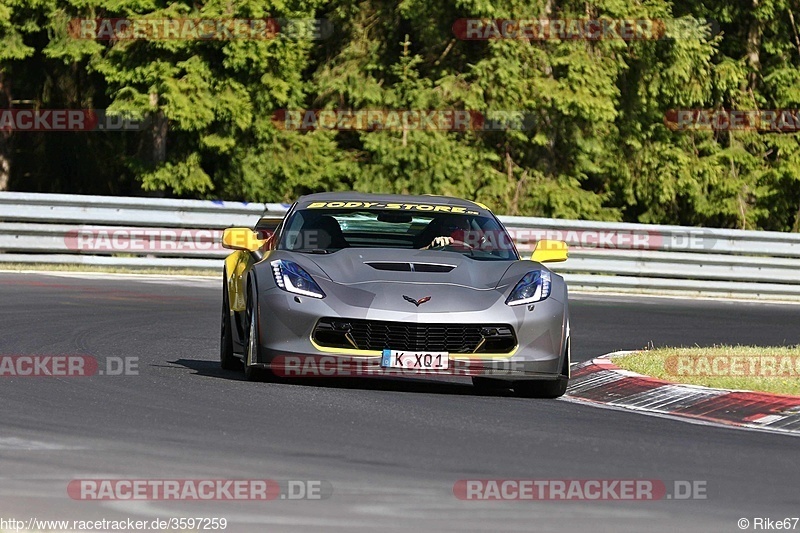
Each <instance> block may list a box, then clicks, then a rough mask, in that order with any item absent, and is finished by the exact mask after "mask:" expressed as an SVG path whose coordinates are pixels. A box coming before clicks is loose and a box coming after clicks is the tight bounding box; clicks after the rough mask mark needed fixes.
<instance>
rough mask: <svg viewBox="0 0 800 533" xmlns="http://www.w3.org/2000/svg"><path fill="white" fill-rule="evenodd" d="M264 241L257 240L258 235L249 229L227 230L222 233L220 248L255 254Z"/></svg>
mask: <svg viewBox="0 0 800 533" xmlns="http://www.w3.org/2000/svg"><path fill="white" fill-rule="evenodd" d="M265 242H266V241H265V240H263V239H259V238H258V234H257V233H256V232H255V231H253V230H251V229H250V228H227V229H226V230H225V231H223V232H222V247H223V248H229V249H231V250H247V251H249V252H255V251H256V250H258V249H259V248H261V247H262V246H263V245H264V243H265Z"/></svg>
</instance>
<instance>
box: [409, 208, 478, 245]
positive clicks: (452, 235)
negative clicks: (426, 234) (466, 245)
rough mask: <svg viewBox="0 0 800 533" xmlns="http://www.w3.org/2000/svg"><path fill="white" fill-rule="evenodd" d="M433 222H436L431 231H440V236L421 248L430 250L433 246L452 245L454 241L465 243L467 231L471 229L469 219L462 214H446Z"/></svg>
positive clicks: (435, 232)
mask: <svg viewBox="0 0 800 533" xmlns="http://www.w3.org/2000/svg"><path fill="white" fill-rule="evenodd" d="M431 224H435V226H434V227H433V228H431V229H432V231H431V233H434V234H437V233H438V234H439V236H438V237H435V238H434V239H433V240H432V241H431V243H430V244H428V245H427V246H423V247H422V248H420V250H430V249H431V248H441V247H444V246H450V245H452V244H453V243H463V242H464V240H465V235H466V232H468V231H469V230H470V225H469V220H468V219H467V217H465V216H461V215H444V216H442V217H441V218H439V219H438V220H434V221H433V222H432V223H431ZM426 230H428V228H426Z"/></svg>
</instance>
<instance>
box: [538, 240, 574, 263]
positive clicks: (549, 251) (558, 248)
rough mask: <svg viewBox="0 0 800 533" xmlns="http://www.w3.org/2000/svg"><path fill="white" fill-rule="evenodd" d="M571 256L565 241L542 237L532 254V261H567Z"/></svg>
mask: <svg viewBox="0 0 800 533" xmlns="http://www.w3.org/2000/svg"><path fill="white" fill-rule="evenodd" d="M568 257H569V248H568V247H567V243H565V242H564V241H551V240H548V239H542V240H541V241H539V242H537V243H536V247H535V248H534V249H533V254H532V255H531V261H536V262H537V263H558V262H559V261H566V260H567V258H568Z"/></svg>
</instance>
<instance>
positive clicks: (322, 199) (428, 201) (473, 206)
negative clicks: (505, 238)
mask: <svg viewBox="0 0 800 533" xmlns="http://www.w3.org/2000/svg"><path fill="white" fill-rule="evenodd" d="M356 202H358V203H373V204H376V205H375V207H377V208H383V207H385V206H386V204H390V203H391V204H410V205H414V206H419V205H422V206H429V205H431V206H452V207H464V208H466V209H467V210H469V212H470V213H468V214H478V215H483V216H487V215H489V216H490V215H491V211H490V210H489V208H487V207H486V206H485V205H482V204H479V203H476V202H471V201H469V200H464V199H461V198H454V197H452V196H435V195H412V194H371V193H363V192H353V191H342V192H322V193H316V194H307V195H305V196H301V197H300V198H298V200H297V208H298V209H306V208H308V207H309V206H310V205H312V204H317V206H319V205H318V204H320V203H325V204H327V203H333V204H334V205H331V206H329V207H330V208H342V207H348V206H346V205H338V203H343V204H347V203H356ZM326 207H328V206H326ZM353 207H360V206H353Z"/></svg>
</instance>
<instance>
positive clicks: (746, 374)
mask: <svg viewBox="0 0 800 533" xmlns="http://www.w3.org/2000/svg"><path fill="white" fill-rule="evenodd" d="M734 358H735V359H734ZM614 364H616V365H617V366H619V367H620V368H624V369H625V370H631V371H633V372H637V373H639V374H644V375H647V376H653V377H656V378H660V379H664V380H667V381H672V382H676V383H687V384H692V385H704V386H706V387H714V388H719V389H738V390H752V391H761V392H772V393H776V394H792V395H800V346H789V347H781V346H777V347H762V346H712V347H710V348H701V347H694V348H655V349H652V350H644V351H641V352H635V353H632V354H629V355H623V356H620V357H615V358H614ZM773 365H774V367H773ZM771 369H774V370H771Z"/></svg>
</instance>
